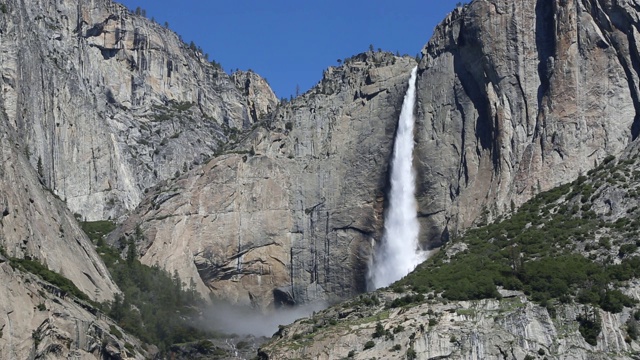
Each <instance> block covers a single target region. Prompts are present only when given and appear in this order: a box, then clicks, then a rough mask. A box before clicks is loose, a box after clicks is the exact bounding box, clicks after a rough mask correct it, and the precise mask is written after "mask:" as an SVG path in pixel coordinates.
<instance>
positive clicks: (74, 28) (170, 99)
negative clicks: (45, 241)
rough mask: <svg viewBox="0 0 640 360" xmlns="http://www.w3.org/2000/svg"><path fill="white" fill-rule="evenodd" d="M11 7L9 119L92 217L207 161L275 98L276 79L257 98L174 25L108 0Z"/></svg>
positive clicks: (58, 187)
mask: <svg viewBox="0 0 640 360" xmlns="http://www.w3.org/2000/svg"><path fill="white" fill-rule="evenodd" d="M4 9H5V12H2V13H0V18H1V20H2V21H0V74H1V75H2V78H3V79H4V80H5V81H4V82H3V87H2V94H3V96H4V97H5V99H6V101H5V107H6V112H7V115H8V117H9V123H10V124H11V125H12V127H13V128H14V129H15V130H16V131H17V132H18V133H19V135H20V136H21V138H23V139H24V141H25V143H26V144H27V145H28V149H27V151H26V152H27V154H28V157H29V159H30V162H31V164H32V165H33V166H34V168H36V167H37V168H38V169H39V171H40V172H41V174H40V176H41V177H42V178H43V179H44V181H45V183H46V185H47V186H48V187H50V188H51V189H53V190H54V192H55V193H56V194H57V195H59V196H60V197H61V198H63V199H64V200H66V202H67V204H68V206H69V208H70V209H71V210H72V211H73V212H76V213H79V214H80V215H82V216H83V217H84V218H86V219H88V220H97V219H106V218H109V217H111V218H117V217H119V216H121V215H123V214H124V212H126V211H127V210H131V209H133V208H135V206H136V205H137V204H138V202H139V201H140V199H141V197H142V190H143V189H145V188H146V187H148V186H150V185H152V184H155V183H157V182H158V181H161V180H163V179H167V178H170V177H173V176H174V175H176V173H177V172H184V171H185V170H188V169H189V168H191V167H193V166H196V165H198V164H200V163H201V162H203V161H204V160H206V159H207V158H208V157H210V156H211V155H212V154H213V153H214V152H215V151H216V150H217V149H218V148H219V146H220V145H219V142H221V141H222V142H225V141H227V140H228V134H229V131H230V130H231V129H240V128H245V127H249V126H250V125H251V123H252V122H253V121H255V120H256V118H257V116H258V115H259V113H263V112H264V109H265V108H268V107H269V106H271V107H273V106H275V102H276V100H275V96H274V95H273V93H272V92H271V90H270V89H269V88H268V86H261V88H260V89H261V90H260V91H259V92H255V91H253V87H252V86H251V85H250V86H249V88H246V89H245V90H246V91H247V92H250V93H251V94H252V96H253V97H252V98H251V99H250V100H249V99H248V98H246V97H245V95H243V94H242V93H241V92H240V91H239V90H238V89H237V88H236V86H234V82H233V81H232V80H231V79H230V78H229V76H228V75H227V74H226V73H224V71H222V70H221V69H220V68H218V67H217V66H215V64H212V63H209V62H208V61H207V60H205V57H204V56H203V55H202V54H200V53H199V52H198V51H196V50H194V49H193V48H189V47H188V46H187V45H185V44H184V43H183V42H182V41H181V40H180V39H179V38H178V36H177V35H176V34H174V33H173V32H171V31H169V30H167V29H165V28H164V27H162V26H160V25H158V24H156V23H154V22H152V21H149V20H147V19H144V18H142V17H139V16H135V15H133V14H131V13H130V12H129V11H128V10H127V9H126V8H125V7H123V6H121V5H119V4H115V3H113V2H111V1H110V0H99V1H89V0H80V1H67V0H65V1H48V0H35V1H21V0H7V1H5V2H4ZM256 79H257V76H254V78H253V81H254V82H259V81H258V80H256ZM248 104H252V105H254V106H253V107H252V108H251V109H249V105H248ZM256 110H257V111H258V112H259V113H256V114H253V112H255V111H256ZM38 164H41V165H38Z"/></svg>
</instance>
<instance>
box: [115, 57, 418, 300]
mask: <svg viewBox="0 0 640 360" xmlns="http://www.w3.org/2000/svg"><path fill="white" fill-rule="evenodd" d="M413 66H415V60H414V59H412V58H409V57H406V58H401V57H395V56H393V55H391V54H388V53H380V52H379V53H372V52H369V53H366V54H361V55H358V56H355V57H354V58H352V59H350V60H348V61H346V63H345V65H344V66H341V67H338V68H333V67H332V68H329V69H328V70H327V71H326V72H325V76H324V78H323V80H322V81H321V82H320V83H319V84H318V85H317V86H316V87H314V88H313V89H311V90H310V91H309V92H308V93H306V94H304V95H302V96H301V97H299V98H297V99H295V100H293V101H292V102H291V103H288V104H284V105H282V106H280V107H279V108H278V109H276V111H275V112H274V114H273V115H272V116H271V117H270V119H269V120H268V121H265V122H264V123H262V124H261V126H259V127H258V128H256V129H255V130H254V131H252V132H251V133H250V134H248V135H247V137H246V138H245V139H244V140H242V141H241V145H240V146H238V147H237V148H236V149H235V150H230V151H228V152H227V153H226V154H225V155H222V156H220V157H217V158H215V159H213V160H211V161H210V162H209V163H208V164H206V165H205V166H203V167H202V168H200V169H197V170H194V171H192V172H189V173H188V174H187V175H186V176H184V177H182V178H180V179H179V180H178V181H175V182H169V183H167V184H165V185H163V186H159V187H156V188H154V189H152V191H150V192H149V194H148V196H147V197H146V198H145V200H143V202H142V203H141V205H140V207H139V208H138V210H137V211H136V213H135V214H134V215H133V216H132V217H131V218H129V219H128V220H127V222H126V223H125V224H124V226H123V227H122V228H121V229H120V231H119V232H117V233H116V234H114V235H113V236H112V237H113V239H114V240H116V239H118V238H119V237H120V236H121V235H122V234H123V233H129V234H131V233H133V231H134V229H135V227H136V226H138V225H139V226H140V227H141V229H142V230H143V232H144V233H145V235H146V240H147V241H145V242H142V243H139V244H138V245H139V249H140V254H141V258H142V261H143V262H144V263H147V264H156V263H157V264H159V265H160V266H161V267H166V268H167V269H168V270H169V271H171V272H173V271H174V270H177V271H178V273H179V274H180V276H181V277H182V278H183V279H184V281H185V282H186V283H189V281H190V279H195V280H196V282H197V283H198V286H199V289H201V291H203V292H205V293H206V292H208V289H211V291H213V293H214V294H215V295H216V296H220V297H223V298H227V299H231V300H234V301H238V302H242V303H250V302H254V303H256V304H258V305H260V306H266V305H268V304H270V303H274V302H275V303H276V304H277V305H279V304H280V303H286V304H291V303H300V302H306V301H312V300H333V299H339V298H343V297H346V296H350V295H353V294H356V293H359V292H362V291H364V290H365V282H364V281H365V274H366V268H367V259H368V257H369V252H370V247H371V240H372V237H375V236H377V234H378V232H379V230H380V227H381V226H380V225H381V219H382V209H383V202H384V188H385V186H386V169H387V162H388V161H387V159H388V158H389V156H390V152H391V147H392V142H393V136H394V130H395V126H396V122H397V117H398V114H399V110H400V106H401V104H402V97H403V94H404V92H405V91H406V87H407V81H408V77H409V74H410V70H411V68H412V67H413ZM207 288H208V289H207Z"/></svg>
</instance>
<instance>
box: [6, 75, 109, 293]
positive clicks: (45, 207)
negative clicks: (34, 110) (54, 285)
mask: <svg viewBox="0 0 640 360" xmlns="http://www.w3.org/2000/svg"><path fill="white" fill-rule="evenodd" d="M0 83H1V80H0ZM1 106H2V99H1V98H0V108H1ZM0 141H1V142H2V144H3V146H1V147H0V160H1V161H0V248H1V249H3V250H4V251H5V252H6V254H7V255H8V256H10V257H16V258H32V259H34V260H38V261H39V262H41V263H42V264H44V265H45V266H47V267H48V268H49V269H50V270H52V271H55V272H58V273H60V274H63V275H64V276H65V277H67V278H69V279H70V280H71V281H73V283H74V284H75V285H76V286H77V287H78V288H79V289H80V290H82V291H83V292H84V293H85V294H87V295H88V296H89V297H90V298H92V299H93V300H96V301H105V300H112V299H113V296H114V294H115V293H116V292H119V290H118V288H117V286H116V285H115V284H114V283H113V281H112V280H111V277H110V276H109V271H108V270H107V268H106V266H105V265H104V264H103V262H102V260H101V259H100V257H99V256H98V254H97V253H96V252H95V250H94V248H93V245H92V244H91V242H90V241H89V239H88V238H87V236H86V235H85V234H84V233H83V232H82V230H81V229H80V228H79V227H78V223H77V222H76V220H75V219H74V218H73V215H72V214H71V213H70V212H69V211H68V210H67V209H66V207H65V206H64V203H63V202H62V201H61V200H60V199H58V198H57V197H56V196H55V195H53V194H52V193H51V192H50V190H48V189H47V188H46V187H44V186H43V185H42V184H41V183H40V182H39V181H38V179H37V175H36V172H35V170H34V169H33V168H32V167H31V165H30V164H29V163H28V162H27V161H26V158H25V156H24V154H22V153H21V151H24V149H25V148H24V147H23V145H21V144H20V143H19V141H18V140H17V137H16V136H14V133H13V131H12V130H11V129H9V128H8V126H7V119H6V117H5V116H4V112H2V111H0Z"/></svg>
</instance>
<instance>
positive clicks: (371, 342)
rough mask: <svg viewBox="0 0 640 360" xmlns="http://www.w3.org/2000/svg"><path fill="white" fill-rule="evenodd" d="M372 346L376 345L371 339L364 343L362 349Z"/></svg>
mask: <svg viewBox="0 0 640 360" xmlns="http://www.w3.org/2000/svg"><path fill="white" fill-rule="evenodd" d="M374 346H376V343H374V342H373V340H369V341H367V342H366V343H365V344H364V349H365V350H368V349H371V348H372V347H374Z"/></svg>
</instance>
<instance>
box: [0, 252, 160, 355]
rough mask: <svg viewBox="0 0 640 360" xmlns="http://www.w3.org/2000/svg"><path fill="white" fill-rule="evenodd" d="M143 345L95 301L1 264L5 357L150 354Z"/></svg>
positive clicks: (0, 350) (0, 337) (0, 344)
mask: <svg viewBox="0 0 640 360" xmlns="http://www.w3.org/2000/svg"><path fill="white" fill-rule="evenodd" d="M112 333H113V334H112ZM141 345H142V344H141V343H140V342H139V341H138V340H137V339H135V338H132V337H130V336H129V335H127V334H126V333H123V332H122V329H119V328H118V327H117V326H116V325H115V324H113V322H111V321H110V320H109V319H108V318H106V317H104V316H103V315H102V314H100V312H98V311H97V310H96V309H94V308H93V307H92V306H90V305H88V304H86V303H84V302H81V301H79V300H77V299H75V298H73V297H71V296H66V295H65V293H64V292H63V291H61V290H60V289H58V288H56V287H55V286H53V285H51V284H48V283H45V282H43V281H41V280H40V279H38V278H37V277H35V276H33V275H31V274H28V273H21V272H19V271H17V270H13V269H12V268H11V266H9V264H8V263H6V262H5V263H0V358H2V359H7V360H9V359H125V358H126V359H145V358H150V357H151V355H152V354H149V353H147V352H146V351H145V350H143V349H142V348H141Z"/></svg>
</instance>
